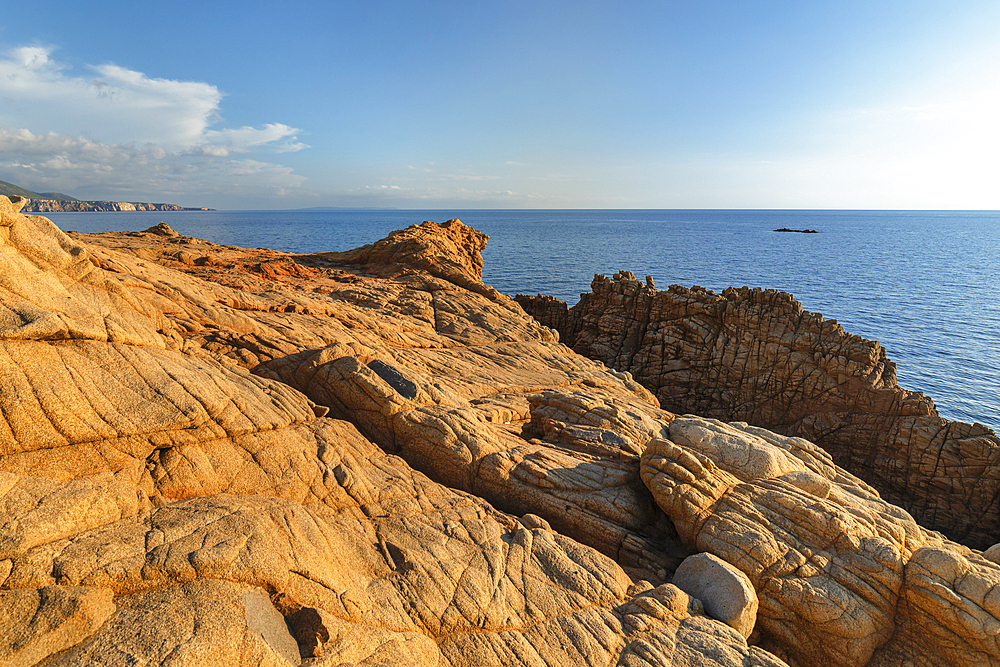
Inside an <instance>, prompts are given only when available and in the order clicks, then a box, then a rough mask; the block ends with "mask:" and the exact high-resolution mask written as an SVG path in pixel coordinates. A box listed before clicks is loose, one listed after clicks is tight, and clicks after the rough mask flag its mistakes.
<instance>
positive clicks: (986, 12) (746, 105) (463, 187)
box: [0, 0, 1000, 209]
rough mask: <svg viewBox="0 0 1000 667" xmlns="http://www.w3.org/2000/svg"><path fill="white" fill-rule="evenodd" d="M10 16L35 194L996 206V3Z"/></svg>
mask: <svg viewBox="0 0 1000 667" xmlns="http://www.w3.org/2000/svg"><path fill="white" fill-rule="evenodd" d="M4 10H5V11H4V14H5V17H9V18H10V20H5V21H4V23H3V25H0V180H5V181H9V182H12V183H15V184H17V185H20V186H22V187H25V188H28V189H30V190H35V191H59V192H64V193H66V194H69V195H72V196H75V197H77V198H80V199H110V200H117V201H152V202H170V203H177V204H181V205H183V206H206V207H212V208H219V209H294V208H304V207H314V206H336V207H394V208H434V209H441V208H455V209H473V208H487V209H489V208H824V209H825V208H847V209H1000V159H998V156H1000V38H998V36H1000V3H998V2H996V0H990V1H983V2H980V1H973V0H969V1H964V0H956V1H954V2H949V3H944V2H940V1H938V0H935V1H933V2H926V1H923V0H906V1H880V0H866V1H864V2H856V1H854V0H844V1H842V2H836V3H831V2H822V3H821V2H812V1H810V0H799V1H796V2H787V1H769V0H760V1H758V2H745V1H736V0H733V1H714V0H705V1H702V2H690V1H686V2H673V1H670V0H663V1H659V2H640V1H637V2H622V1H619V2H588V1H587V0H579V1H575V2H547V1H545V0H534V1H532V2H521V1H519V0H511V1H507V2H479V1H476V0H463V1H462V2H444V1H439V2H382V1H380V0H367V1H366V2H357V1H353V0H352V1H351V2H341V1H339V0H331V1H326V2H303V1H299V0H288V1H286V2H282V3H265V2H255V1H253V0H243V1H240V2H218V1H213V0H199V1H198V2H189V1H187V0H175V1H173V2H169V3H136V2H134V1H129V2H102V1H100V0H92V1H91V2H88V3H81V2H79V1H78V0H73V1H53V2H50V1H47V0H31V1H30V2H28V1H24V0H4ZM11 17H12V18H11Z"/></svg>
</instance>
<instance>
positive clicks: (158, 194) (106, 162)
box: [0, 127, 305, 205]
mask: <svg viewBox="0 0 1000 667" xmlns="http://www.w3.org/2000/svg"><path fill="white" fill-rule="evenodd" d="M0 170H2V171H3V173H4V174H6V175H7V177H6V178H4V180H10V181H13V182H15V183H18V184H20V185H24V186H27V187H30V188H31V189H34V190H60V191H63V192H66V191H69V192H71V193H74V192H75V193H78V194H81V195H86V196H93V197H102V198H109V199H116V200H126V201H149V200H150V198H152V199H153V200H155V201H164V200H165V199H166V200H168V201H169V200H170V198H171V197H174V198H176V197H184V198H185V200H184V201H174V202H173V203H181V204H185V203H187V204H189V205H194V204H198V205H202V204H201V203H200V202H199V201H197V199H198V198H199V197H208V196H211V195H216V194H225V195H234V196H235V195H240V194H253V195H255V196H258V195H260V194H262V193H265V192H272V193H274V194H279V193H286V194H287V192H288V190H289V189H292V188H299V187H300V186H301V185H302V182H303V181H304V180H305V178H304V177H302V176H298V175H296V174H294V173H293V170H292V169H291V168H290V167H285V166H283V165H280V164H273V163H270V162H263V161H259V160H253V159H243V160H231V159H221V158H219V157H214V156H210V155H205V154H198V155H196V154H192V153H189V152H169V151H165V150H164V149H163V148H161V147H159V146H153V145H147V146H144V147H141V148H139V147H136V146H135V145H132V144H103V143H100V142H95V141H91V140H89V139H86V138H83V137H74V136H71V135H69V134H57V133H55V132H48V133H46V134H33V133H32V132H31V131H29V130H26V129H16V130H11V129H8V128H3V127H0ZM192 198H194V199H195V201H192Z"/></svg>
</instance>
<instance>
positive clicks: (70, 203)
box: [23, 199, 185, 213]
mask: <svg viewBox="0 0 1000 667" xmlns="http://www.w3.org/2000/svg"><path fill="white" fill-rule="evenodd" d="M23 210H24V212H25V213H61V212H68V211H183V210H185V209H184V207H182V206H177V205H176V204H147V203H142V202H128V201H77V200H69V199H66V200H61V199H29V200H28V201H27V203H26V204H25V206H24V209H23Z"/></svg>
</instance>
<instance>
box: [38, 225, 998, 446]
mask: <svg viewBox="0 0 1000 667" xmlns="http://www.w3.org/2000/svg"><path fill="white" fill-rule="evenodd" d="M49 217H51V219H52V220H53V221H54V222H55V223H56V224H58V225H59V226H60V227H62V228H63V229H74V230H77V231H83V232H94V231H125V230H141V229H145V228H147V227H150V226H152V225H154V224H156V223H157V222H159V221H160V220H163V221H166V222H167V223H168V224H169V225H170V226H171V227H173V228H174V229H176V230H178V231H179V232H181V233H182V234H186V235H189V236H197V237H200V238H205V239H208V240H211V241H214V242H216V243H223V244H228V245H239V246H245V247H267V248H275V249H277V250H283V251H288V252H303V253H304V252H318V251H325V250H345V249H348V248H354V247H357V246H360V245H364V244H365V243H370V242H372V241H375V240H377V239H380V238H382V237H384V236H385V235H386V234H388V233H389V232H390V231H392V230H394V229H399V228H401V227H405V226H407V225H409V224H413V223H419V222H421V221H422V220H434V221H437V222H442V221H444V220H446V219H448V218H454V217H458V218H461V219H462V221H463V222H465V223H466V224H470V225H472V226H473V227H476V228H477V229H480V230H482V231H483V232H485V233H487V234H489V235H490V242H489V245H488V247H487V248H486V250H485V252H484V253H483V256H484V259H485V264H486V265H485V268H484V271H483V279H484V281H485V282H487V283H489V284H491V285H493V286H494V287H496V288H497V289H498V290H500V291H501V292H504V293H507V294H515V293H517V292H522V293H527V294H535V293H543V294H551V295H553V296H556V297H558V298H560V299H563V300H565V301H567V302H568V303H569V304H570V305H572V304H574V303H576V302H577V301H578V300H579V295H580V293H581V292H586V291H589V289H590V281H591V279H592V278H593V276H594V274H595V273H604V274H608V275H611V274H613V273H615V272H616V271H619V270H623V269H624V270H627V271H632V272H633V273H635V275H636V276H637V277H638V278H639V279H640V280H641V279H642V278H643V277H644V276H646V275H651V276H653V278H654V280H655V281H656V285H657V287H659V288H661V289H665V288H666V287H667V286H668V285H670V284H674V283H676V284H680V285H685V286H691V285H701V286H703V287H707V288H709V289H712V290H715V291H721V290H723V289H725V288H726V287H729V286H731V285H732V286H737V287H738V286H742V285H748V286H751V287H758V286H759V287H766V288H776V289H780V290H784V291H786V292H791V293H792V294H794V295H795V297H796V298H797V299H798V300H799V301H801V302H802V304H803V306H804V307H805V308H806V309H807V310H812V311H816V312H820V313H823V315H824V316H826V317H827V318H832V319H836V320H838V321H839V322H840V323H841V324H842V325H843V326H844V328H845V329H846V330H847V331H849V332H851V333H854V334H858V335H860V336H864V337H865V338H871V339H874V340H878V341H881V343H882V345H883V346H884V347H885V348H886V349H887V351H888V355H889V358H890V359H892V360H893V361H895V362H896V364H897V375H898V378H899V383H900V385H901V386H903V387H906V388H908V389H916V390H920V391H923V392H924V393H925V394H928V395H929V396H931V397H932V398H933V399H934V401H935V403H936V404H937V406H938V409H939V411H940V412H941V414H942V415H943V416H945V417H947V418H950V419H960V420H962V421H967V422H974V421H978V422H982V423H984V424H986V425H988V426H991V427H993V428H995V429H996V428H998V427H1000V342H998V335H1000V212H982V211H973V212H955V211H705V210H695V211H677V210H667V211H637V210H625V211H608V210H592V211H587V210H570V211H460V210H450V211H332V212H327V211H324V212H312V211H308V212H307V211H287V212H286V211H260V212H255V211H212V212H201V211H185V212H140V213H55V214H51V215H50V216H49ZM779 227H788V228H792V229H816V230H817V231H819V232H820V233H818V234H779V233H774V232H773V231H771V230H773V229H777V228H779Z"/></svg>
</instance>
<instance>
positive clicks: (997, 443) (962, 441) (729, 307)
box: [517, 272, 1000, 549]
mask: <svg viewBox="0 0 1000 667" xmlns="http://www.w3.org/2000/svg"><path fill="white" fill-rule="evenodd" d="M591 287H592V291H591V292H590V293H587V294H584V295H582V297H581V300H580V303H578V304H577V305H576V306H574V307H573V308H571V309H567V308H566V306H565V304H562V303H561V302H558V301H557V300H555V299H552V298H551V297H542V296H538V297H526V296H521V295H519V296H518V297H517V301H518V303H520V304H521V305H522V306H523V307H524V308H525V309H526V311H527V312H529V313H531V314H532V315H534V316H535V317H536V318H537V319H538V320H539V321H540V322H542V323H543V324H546V325H548V326H552V327H554V328H556V329H557V330H558V331H559V332H560V336H561V340H562V341H563V342H564V343H565V344H566V345H569V346H570V347H572V348H573V349H574V350H575V351H577V352H579V353H580V354H583V355H584V356H587V357H589V358H591V359H596V360H599V361H602V362H604V363H605V364H607V365H608V366H609V367H611V368H614V369H617V370H619V371H623V372H628V373H630V374H631V375H632V376H633V377H634V378H635V380H636V381H637V382H639V383H640V384H642V385H643V386H644V387H646V388H647V389H648V390H649V391H651V392H652V393H653V394H654V395H655V396H656V398H657V399H658V400H659V402H660V405H661V406H662V407H663V408H664V409H665V410H669V411H671V412H674V413H677V414H686V413H690V414H697V415H702V416H705V417H713V418H716V419H721V420H724V421H745V422H748V423H751V424H755V425H757V426H763V427H765V428H768V429H771V430H774V431H776V432H780V433H783V434H786V435H793V436H800V437H803V438H806V439H808V440H810V441H812V442H815V443H817V444H819V445H820V446H822V447H823V448H825V449H826V450H827V451H829V452H830V453H831V454H832V455H833V459H834V461H836V462H837V464H839V465H841V466H842V467H844V468H846V469H848V470H850V471H851V472H853V473H854V474H856V475H858V476H859V477H861V478H863V479H864V480H866V481H867V482H868V483H869V484H871V485H872V486H874V487H875V488H877V489H878V490H879V491H880V492H881V493H882V494H883V495H884V496H885V498H886V499H888V500H889V501H891V502H894V503H898V504H899V505H901V506H903V507H905V508H906V509H907V510H908V511H909V512H910V513H911V514H913V516H914V517H916V518H917V520H918V521H920V522H921V523H922V524H923V525H925V526H927V527H929V528H933V529H935V530H940V531H942V532H944V533H946V534H947V535H948V536H949V537H951V538H952V539H954V540H957V541H959V542H962V543H963V544H967V545H969V546H972V547H976V548H980V549H985V548H987V547H989V546H990V545H992V544H993V543H995V542H996V541H997V536H998V535H1000V503H998V502H997V498H998V495H1000V474H997V473H996V470H997V469H998V467H997V466H998V464H1000V438H998V437H997V436H996V434H995V433H993V431H991V430H990V429H988V428H986V427H984V426H982V425H981V424H965V423H961V422H951V421H948V420H945V419H942V418H941V417H940V416H938V414H937V411H936V409H935V407H934V404H933V402H932V401H931V400H930V399H929V398H928V397H926V396H924V395H923V394H921V393H919V392H911V391H907V390H905V389H902V388H900V387H899V386H898V385H897V384H896V368H895V364H893V363H892V362H891V361H890V360H889V359H888V358H887V357H886V354H885V350H884V349H883V348H882V347H881V346H880V345H879V344H878V342H875V341H870V340H865V339H863V338H860V337H858V336H853V335H851V334H848V333H846V332H845V331H844V329H843V328H842V327H841V326H840V325H839V324H837V322H836V321H834V320H826V319H824V318H823V317H822V316H821V315H818V314H816V313H810V312H806V311H804V310H803V309H802V306H801V304H799V303H798V302H797V301H795V299H794V298H792V296H791V295H789V294H786V293H783V292H778V291H775V290H761V289H748V288H746V287H743V288H739V289H735V288H730V289H727V290H725V291H724V292H722V293H721V294H715V293H714V292H711V291H709V290H705V289H702V288H699V287H694V288H692V289H686V288H683V287H679V286H676V285H674V286H671V287H670V288H669V289H667V290H665V291H659V290H656V289H654V288H653V287H652V286H651V285H649V284H644V283H641V282H639V281H638V280H635V279H634V277H633V276H632V274H630V273H628V272H622V273H619V274H616V275H615V276H614V277H613V278H610V279H609V278H607V277H605V276H596V277H595V278H594V282H593V283H592V285H591Z"/></svg>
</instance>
